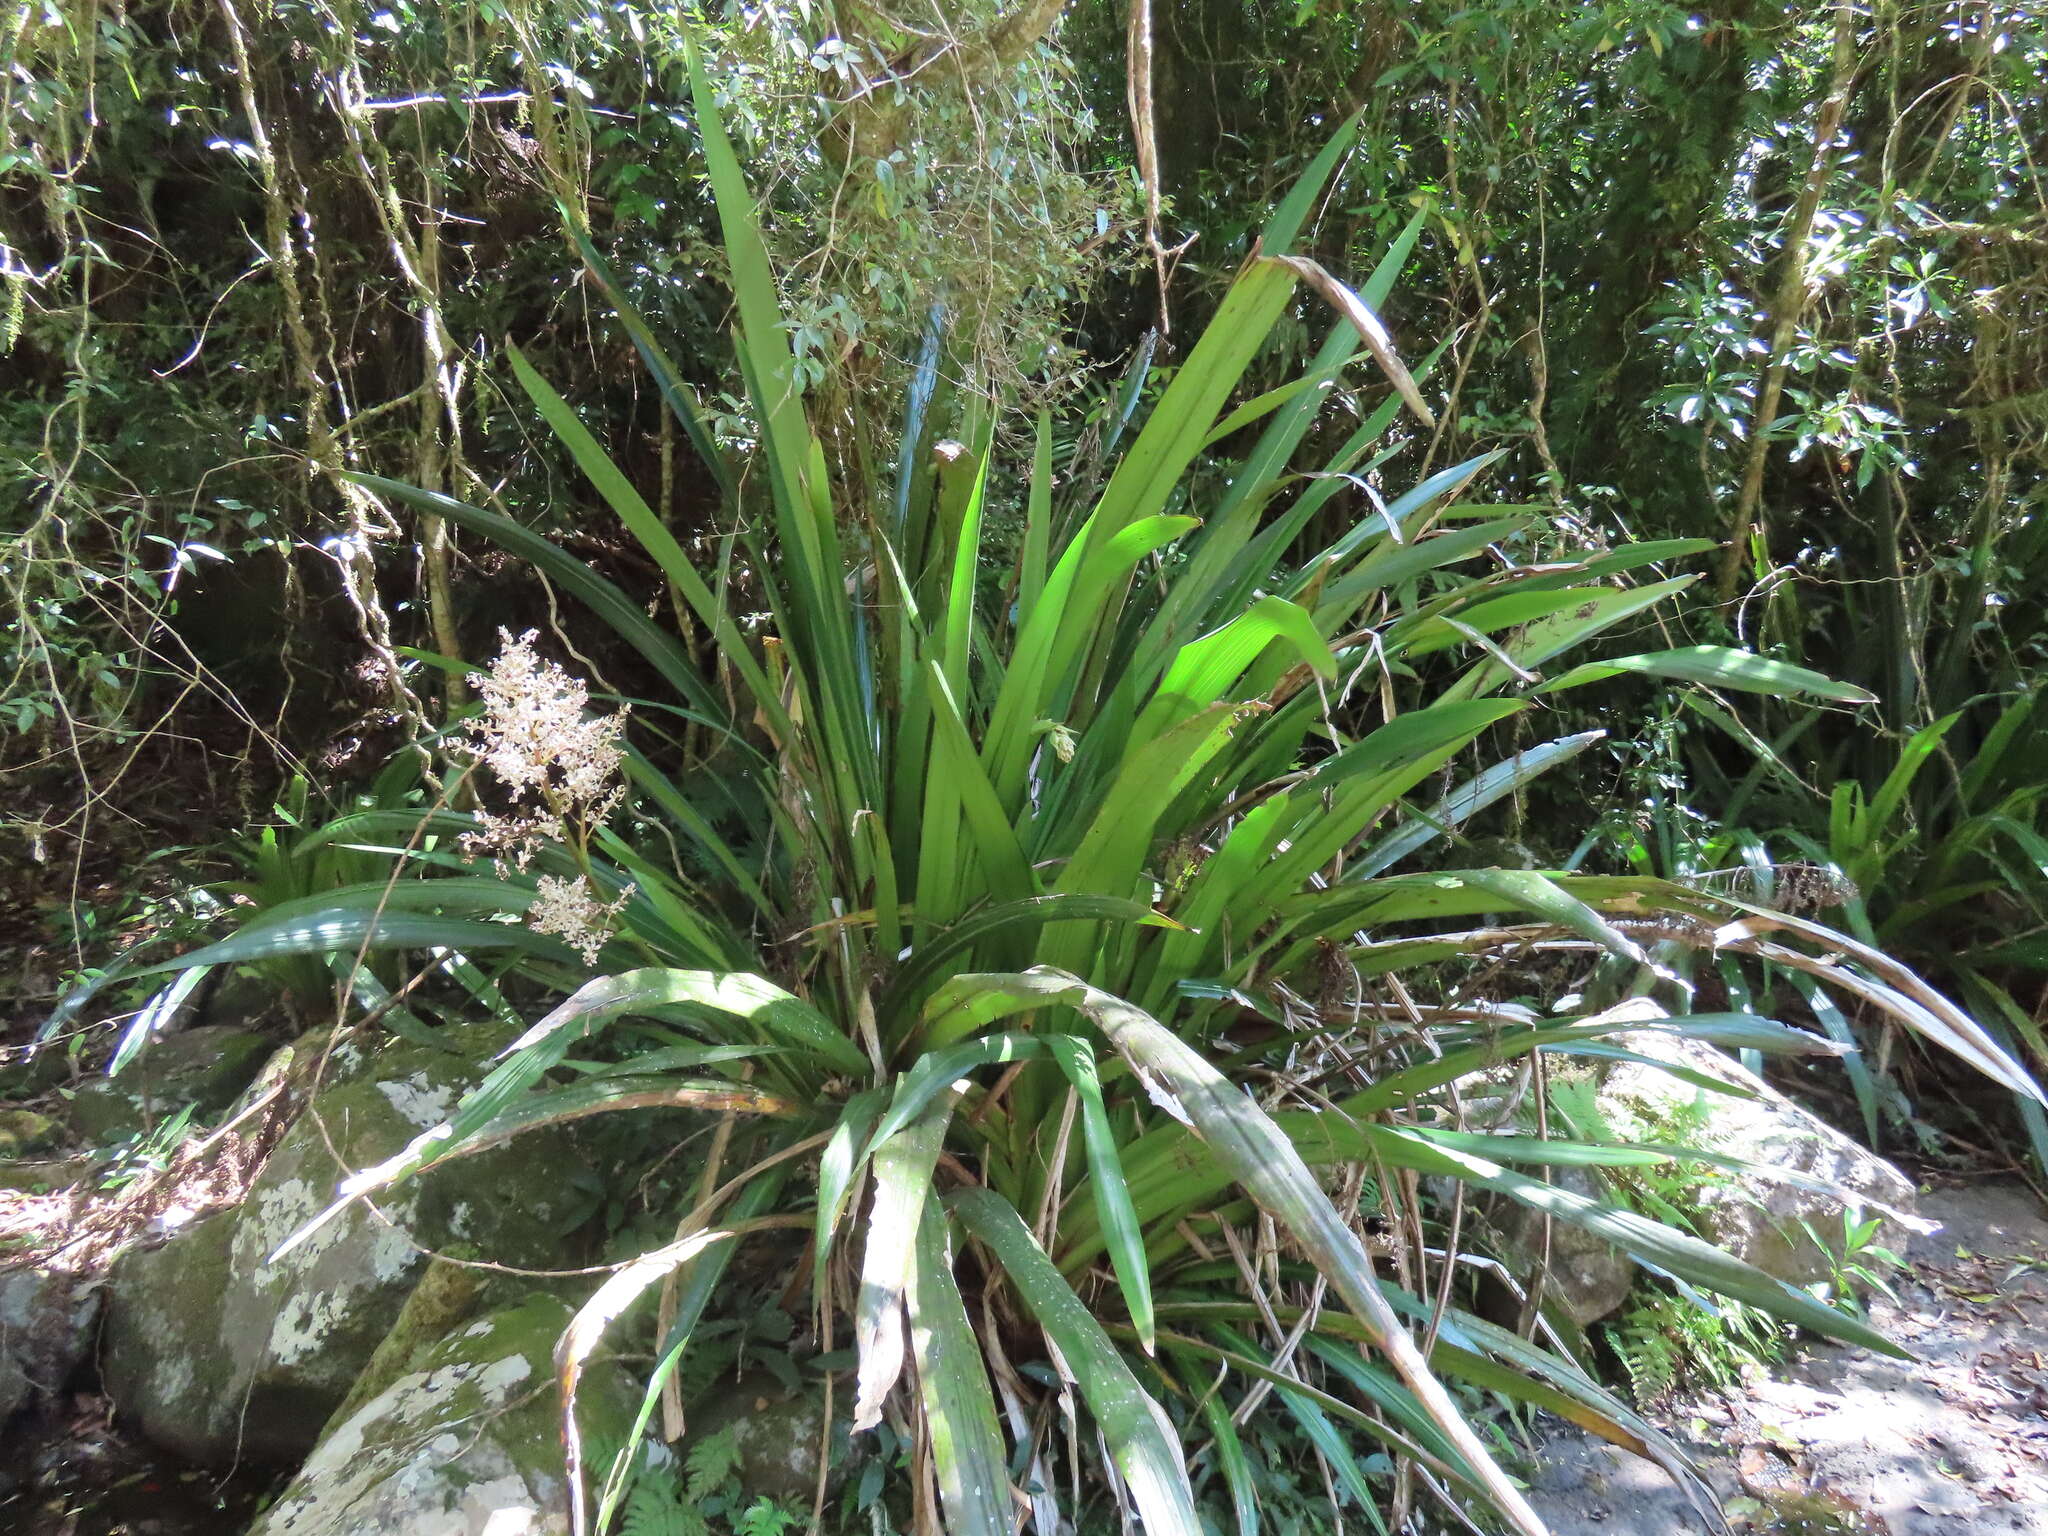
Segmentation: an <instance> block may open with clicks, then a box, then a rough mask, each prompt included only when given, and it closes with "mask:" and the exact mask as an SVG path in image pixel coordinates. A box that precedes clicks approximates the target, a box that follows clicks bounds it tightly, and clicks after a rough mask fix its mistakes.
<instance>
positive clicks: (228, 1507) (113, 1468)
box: [0, 1392, 289, 1536]
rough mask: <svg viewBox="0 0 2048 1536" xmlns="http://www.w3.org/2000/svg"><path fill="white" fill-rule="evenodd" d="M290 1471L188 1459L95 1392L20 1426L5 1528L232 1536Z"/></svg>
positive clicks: (114, 1535)
mask: <svg viewBox="0 0 2048 1536" xmlns="http://www.w3.org/2000/svg"><path fill="white" fill-rule="evenodd" d="M288 1475H289V1473H288V1471H286V1470H281V1469H279V1468H275V1467H254V1466H248V1467H238V1468H234V1469H231V1470H227V1471H211V1470H207V1469H203V1468H199V1467H194V1466H192V1465H191V1464H190V1463H188V1462H184V1461H180V1460H179V1459H178V1458H177V1457H175V1456H173V1455H171V1454H170V1453H169V1452H167V1451H162V1450H159V1449H158V1448H157V1447H155V1446H153V1445H151V1444H149V1443H148V1442H147V1441H145V1440H143V1439H142V1438H141V1437H140V1436H138V1435H135V1434H132V1433H130V1432H128V1431H127V1430H125V1429H124V1428H123V1427H122V1426H121V1424H120V1423H119V1422H118V1421H117V1420H116V1419H115V1417H114V1414H113V1405H112V1404H111V1403H109V1402H108V1401H107V1400H106V1399H105V1398H103V1397H100V1396H98V1395H97V1394H96V1393H92V1392H76V1393H72V1394H69V1395H68V1396H67V1397H66V1398H65V1399H64V1400H63V1403H62V1407H61V1411H58V1412H46V1413H41V1414H38V1415H36V1416H34V1417H32V1418H30V1419H29V1420H28V1421H27V1422H25V1423H18V1424H17V1425H16V1426H15V1427H14V1430H13V1432H12V1434H11V1436H10V1437H9V1439H8V1442H7V1455H6V1465H5V1467H0V1530H4V1531H7V1532H9V1533H10V1536H228V1533H231V1532H234V1531H241V1530H246V1529H247V1528H248V1526H249V1524H250V1522H251V1521H253V1520H254V1519H255V1518H256V1514H257V1511H258V1510H259V1509H261V1508H262V1506H263V1505H264V1504H265V1503H266V1502H267V1501H268V1500H269V1498H270V1497H271V1495H272V1494H273V1493H274V1492H275V1491H276V1489H277V1488H278V1486H279V1485H280V1484H281V1483H282V1482H283V1480H284V1479H285V1477H287V1476H288Z"/></svg>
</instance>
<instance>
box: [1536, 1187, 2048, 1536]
mask: <svg viewBox="0 0 2048 1536" xmlns="http://www.w3.org/2000/svg"><path fill="white" fill-rule="evenodd" d="M1920 1209H1921V1214H1922V1215H1924V1216H1926V1217H1928V1218H1929V1219H1931V1220H1934V1221H1939V1222H1940V1223H1941V1224H1942V1226H1941V1230H1940V1231H1938V1232H1935V1233H1933V1234H1931V1235H1929V1236H1926V1237H1920V1238H1916V1239H1915V1240H1914V1242H1913V1245H1912V1247H1911V1249H1910V1250H1909V1251H1908V1253H1907V1254H1906V1255H1905V1257H1906V1260H1907V1268H1906V1270H1905V1271H1904V1272H1903V1273H1902V1274H1901V1275H1900V1277H1899V1279H1898V1280H1897V1281H1896V1282H1895V1284H1894V1289H1895V1290H1896V1291H1897V1293H1898V1303H1897V1304H1896V1305H1893V1304H1891V1303H1889V1302H1887V1301H1885V1300H1884V1298H1882V1297H1876V1298H1873V1305H1872V1307H1871V1320H1872V1322H1873V1323H1875V1324H1876V1325H1877V1327H1879V1328H1880V1329H1881V1330H1883V1331H1884V1332H1885V1334H1886V1335H1887V1336H1888V1337H1890V1338H1892V1339H1895V1340H1896V1341H1898V1342H1899V1343H1900V1344H1902V1345H1904V1346H1905V1347H1906V1348H1907V1349H1910V1350H1911V1351H1912V1352H1913V1354H1914V1355H1915V1357H1916V1358H1914V1359H1912V1360H1892V1359H1886V1358H1884V1357H1881V1356H1876V1355H1872V1354H1869V1353H1867V1352H1864V1351H1860V1350H1852V1349H1845V1348H1841V1347H1837V1346H1834V1345H1828V1344H1815V1345H1812V1346H1810V1347H1807V1348H1804V1349H1802V1350H1800V1351H1799V1352H1798V1353H1797V1354H1796V1355H1794V1356H1793V1357H1792V1358H1790V1359H1789V1360H1787V1361H1786V1362H1785V1363H1783V1364H1782V1365H1780V1366H1778V1367H1776V1368H1774V1369H1772V1370H1770V1371H1768V1372H1765V1371H1761V1370H1758V1371H1756V1372H1754V1373H1752V1375H1751V1378H1750V1379H1749V1380H1748V1381H1746V1382H1745V1383H1744V1384H1743V1387H1742V1388H1741V1389H1739V1390H1735V1391H1730V1392H1724V1393H1720V1394H1717V1395H1714V1396H1711V1397H1707V1398H1704V1399H1698V1400H1694V1401H1691V1402H1687V1403H1682V1404H1677V1405H1673V1406H1670V1407H1668V1408H1666V1409H1664V1410H1661V1411H1660V1412H1658V1413H1657V1414H1655V1415H1653V1417H1655V1418H1656V1419H1657V1420H1658V1421H1659V1422H1660V1424H1661V1425H1662V1426H1663V1427H1664V1428H1665V1429H1666V1430H1667V1431H1668V1432H1669V1433H1671V1435H1672V1436H1673V1437H1674V1438H1675V1439H1677V1440H1678V1441H1679V1442H1680V1443H1681V1444H1683V1445H1684V1446H1685V1447H1686V1448H1687V1450H1688V1453H1689V1454H1690V1455H1692V1457H1693V1459H1694V1460H1695V1462H1696V1463H1697V1465H1698V1467H1699V1470H1700V1472H1701V1474H1702V1475H1703V1476H1704V1477H1705V1478H1706V1480H1707V1482H1708V1483H1709V1484H1710V1485H1711V1486H1712V1487H1713V1488H1714V1490H1715V1491H1716V1492H1717V1493H1718V1494H1719V1495H1720V1496H1721V1498H1722V1501H1723V1503H1724V1506H1725V1507H1726V1509H1727V1512H1728V1515H1729V1517H1730V1521H1731V1524H1732V1526H1733V1528H1734V1530H1736V1531H1737V1532H1742V1533H1756V1536H2048V1207H2044V1205H2043V1203H2042V1202H2041V1200H2040V1199H2039V1198H2037V1197H2036V1196H2035V1195H2034V1194H2033V1192H2032V1191H2030V1190H2029V1189H2027V1188H2026V1187H2025V1186H2024V1185H2021V1184H2017V1183H2004V1182H1990V1183H1978V1184H1970V1185H1962V1186H1959V1187H1955V1188H1951V1189H1945V1190H1940V1191H1936V1192H1934V1193H1932V1194H1929V1195H1927V1196H1926V1197H1924V1198H1923V1200H1922V1202H1921V1207H1920ZM1537 1467H1538V1470H1536V1471H1535V1473H1534V1474H1533V1477H1534V1484H1535V1486H1534V1489H1533V1492H1532V1497H1531V1502H1533V1503H1534V1504H1535V1506H1536V1509H1537V1511H1538V1513H1540V1514H1541V1515H1542V1516H1543V1517H1544V1519H1545V1520H1546V1521H1548V1522H1549V1524H1550V1528H1551V1531H1552V1532H1553V1533H1554V1536H1674V1533H1678V1532H1687V1531H1699V1530H1701V1529H1702V1527H1701V1525H1700V1523H1699V1520H1698V1518H1697V1517H1696V1516H1694V1515H1693V1514H1692V1513H1691V1512H1690V1510H1689V1509H1688V1508H1687V1506H1686V1504H1685V1501H1684V1499H1683V1497H1682V1496H1681V1495H1680V1494H1679V1492H1678V1490H1677V1489H1676V1487H1674V1486H1673V1485H1672V1483H1671V1481H1670V1479H1669V1478H1667V1477H1666V1476H1665V1475H1664V1473H1663V1472H1662V1471H1660V1470H1659V1469H1658V1468H1656V1467H1654V1466H1652V1465H1651V1464H1650V1463H1648V1462H1645V1461H1640V1460H1638V1459H1637V1458H1635V1457H1633V1456H1630V1455H1628V1454H1626V1453H1624V1452H1621V1451H1619V1450H1616V1449H1615V1448H1614V1447H1612V1446H1609V1445H1607V1444H1606V1443H1605V1442H1603V1441H1599V1440H1596V1439H1594V1438H1592V1437H1591V1436H1589V1435H1587V1434H1585V1433H1584V1432H1583V1431H1577V1430H1573V1431H1569V1432H1563V1431H1561V1432H1559V1433H1557V1434H1555V1435H1553V1436H1552V1437H1550V1438H1549V1439H1548V1440H1547V1441H1546V1442H1545V1443H1544V1444H1543V1446H1542V1448H1541V1450H1540V1452H1539V1459H1538V1463H1537Z"/></svg>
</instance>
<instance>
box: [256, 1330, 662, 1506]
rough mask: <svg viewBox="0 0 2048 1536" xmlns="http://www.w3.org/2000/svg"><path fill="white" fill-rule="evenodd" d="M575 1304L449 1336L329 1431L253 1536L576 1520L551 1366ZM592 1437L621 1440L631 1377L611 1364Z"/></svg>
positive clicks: (592, 1408) (592, 1380)
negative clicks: (572, 1517) (572, 1516)
mask: <svg viewBox="0 0 2048 1536" xmlns="http://www.w3.org/2000/svg"><path fill="white" fill-rule="evenodd" d="M569 1315H570V1314H569V1309H568V1308H567V1307H566V1306H564V1305H563V1304H562V1303H561V1302H559V1301H557V1300H555V1299H554V1298H552V1297H547V1296H532V1297H529V1298H527V1299H526V1300H525V1301H523V1302H521V1303H520V1304H519V1305H518V1306H516V1307H512V1308H508V1309H505V1310H501V1311H498V1312H494V1313H492V1314H490V1315H489V1316H487V1317H484V1318H481V1319H479V1320H478V1321H476V1322H474V1323H471V1324H470V1325H468V1326H467V1327H465V1328H462V1329H460V1330H458V1331H457V1332H456V1333H454V1334H453V1335H451V1336H450V1337H449V1338H447V1339H445V1340H443V1341H442V1343H441V1344H440V1345H439V1346H438V1347H436V1348H435V1349H434V1350H433V1351H432V1352H431V1353H430V1354H429V1355H428V1357H427V1358H426V1360H425V1361H424V1362H422V1364H421V1366H420V1368H419V1369H418V1370H415V1371H411V1372H408V1373H407V1374H406V1375H404V1376H401V1377H400V1378H399V1379H398V1380H397V1381H395V1382H393V1383H392V1384H391V1385H390V1386H388V1387H386V1388H385V1389H384V1390H383V1391H382V1392H380V1393H378V1394H377V1396H376V1397H374V1398H372V1399H371V1400H370V1401H369V1402H367V1403H365V1404H364V1405H363V1406H362V1407H361V1408H359V1409H358V1410H356V1412H355V1413H353V1414H351V1415H350V1416H349V1417H348V1418H347V1419H345V1420H343V1421H342V1423H341V1424H339V1425H338V1426H336V1428H335V1430H334V1432H333V1433H332V1434H330V1435H328V1436H327V1438H326V1439H324V1440H323V1441H321V1443H320V1445H319V1446H318V1447H317V1448H316V1449H315V1450H314V1452H313V1454H312V1456H311V1457H309V1458H308V1459H307V1461H306V1464H305V1466H303V1467H302V1468H301V1469H300V1471H299V1474H298V1476H297V1477H296V1478H294V1479H293V1481H292V1483H291V1486H290V1487H288V1488H287V1489H286V1490H285V1492H284V1494H283V1496H282V1497H281V1498H280V1499H279V1500H278V1501H277V1503H276V1504H274V1505H272V1506H271V1508H270V1510H269V1511H268V1513H266V1514H265V1515H264V1516H263V1518H262V1519H260V1520H259V1521H257V1522H256V1525H255V1527H254V1528H253V1529H252V1530H251V1531H250V1533H249V1536H557V1533H560V1532H563V1531H566V1530H567V1529H568V1523H569V1522H568V1493H567V1488H566V1486H565V1483H564V1480H563V1461H562V1450H561V1434H560V1430H561V1408H560V1398H559V1395H558V1394H557V1392H556V1389H555V1386H554V1383H553V1380H552V1375H553V1370H552V1358H553V1353H554V1348H555V1342H556V1340H557V1339H559V1338H560V1337H561V1333H562V1330H563V1329H564V1328H565V1327H566V1326H567V1325H568V1322H569ZM578 1406H579V1412H578V1415H577V1417H578V1421H579V1423H580V1424H581V1426H582V1430H583V1434H584V1437H585V1440H586V1442H589V1441H593V1440H595V1441H603V1442H608V1443H612V1444H618V1443H622V1442H623V1441H624V1439H625V1436H626V1432H627V1428H628V1426H629V1424H630V1422H631V1413H632V1403H631V1399H630V1397H629V1396H628V1392H627V1387H626V1384H625V1382H624V1380H623V1378H622V1377H621V1376H620V1374H619V1373H618V1372H617V1370H616V1369H615V1368H613V1367H611V1366H609V1365H606V1364H603V1363H599V1364H597V1365H596V1366H594V1367H593V1368H592V1369H591V1371H590V1372H589V1374H588V1375H587V1376H586V1377H585V1378H584V1382H583V1385H582V1387H581V1389H580V1390H579V1393H578Z"/></svg>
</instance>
